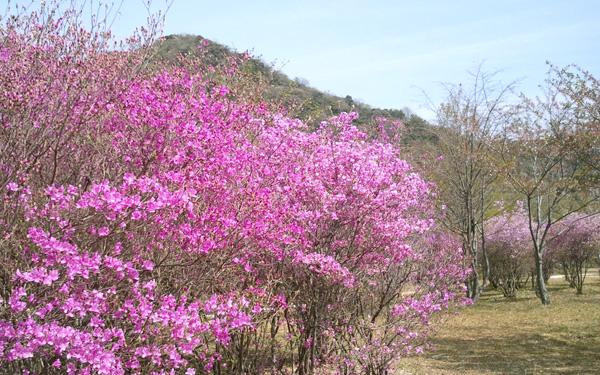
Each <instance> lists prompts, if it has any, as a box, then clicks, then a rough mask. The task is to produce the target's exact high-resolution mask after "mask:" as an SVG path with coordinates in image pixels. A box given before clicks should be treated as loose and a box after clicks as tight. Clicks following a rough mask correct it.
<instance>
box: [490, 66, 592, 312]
mask: <svg viewBox="0 0 600 375" xmlns="http://www.w3.org/2000/svg"><path fill="white" fill-rule="evenodd" d="M552 74H553V73H552V71H551V72H550V75H549V78H548V79H547V83H548V85H547V86H546V88H545V92H544V96H543V97H542V98H536V99H535V100H531V99H527V98H525V97H523V98H522V102H521V103H520V104H519V105H518V106H517V107H516V109H515V113H514V115H513V119H512V121H511V122H510V124H508V126H507V128H506V129H505V130H506V131H505V138H504V142H503V144H502V148H501V149H500V150H499V151H500V152H499V155H500V158H501V160H502V163H503V164H502V170H504V172H505V176H506V177H507V180H508V182H509V183H510V185H511V186H512V187H513V189H514V190H515V191H516V192H517V193H518V194H519V195H520V196H521V198H522V199H523V201H524V202H525V210H526V214H527V217H528V227H529V232H530V235H531V240H532V247H533V251H534V260H535V281H536V294H537V295H538V297H539V298H540V300H541V302H542V304H544V305H548V304H550V297H549V295H548V291H547V288H546V283H545V277H544V276H545V275H544V272H545V271H544V255H545V250H546V248H547V245H548V243H549V242H550V241H552V239H553V237H554V236H553V235H551V233H552V232H551V228H553V226H554V225H555V224H556V223H558V222H560V221H562V220H564V219H566V218H568V217H569V216H570V215H572V214H574V213H576V212H583V213H585V214H586V215H583V216H582V217H587V216H589V215H593V214H595V213H597V212H598V211H597V207H595V204H596V203H597V201H598V199H599V198H600V196H599V194H598V189H597V188H596V187H595V186H594V185H593V184H590V183H589V182H590V181H591V180H592V179H593V175H594V174H596V173H594V171H593V170H591V169H590V168H589V167H588V164H589V163H586V162H584V160H583V159H582V158H581V150H582V143H581V142H580V140H582V139H585V134H583V133H582V132H581V128H580V127H577V126H575V125H576V124H577V122H578V118H577V112H578V110H576V106H577V104H576V103H574V102H573V101H572V100H569V99H568V98H567V97H565V95H563V94H562V93H561V91H560V90H558V89H557V87H558V86H557V85H556V84H555V82H556V81H554V76H553V75H552Z"/></svg>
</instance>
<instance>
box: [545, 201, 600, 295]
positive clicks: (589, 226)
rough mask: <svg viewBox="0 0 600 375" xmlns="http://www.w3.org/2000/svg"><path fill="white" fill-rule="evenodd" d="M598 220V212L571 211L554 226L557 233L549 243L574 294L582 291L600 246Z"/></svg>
mask: <svg viewBox="0 0 600 375" xmlns="http://www.w3.org/2000/svg"><path fill="white" fill-rule="evenodd" d="M599 224H600V223H599V222H598V217H597V216H588V215H585V214H582V213H575V214H572V215H570V216H569V217H568V218H566V219H565V220H563V221H560V222H558V224H557V225H556V228H555V229H554V233H556V237H555V238H554V239H553V240H552V241H551V242H549V243H548V247H549V249H550V251H551V252H552V253H553V255H554V257H555V259H556V261H557V263H558V264H560V265H561V267H562V269H563V272H564V275H565V278H566V279H567V281H568V282H569V284H570V285H571V287H572V288H575V289H576V290H577V294H582V293H583V282H584V281H585V277H586V275H587V271H588V269H589V267H590V265H591V264H592V262H594V261H595V260H596V257H597V256H598V252H599V250H600V234H599V233H598V225H599Z"/></svg>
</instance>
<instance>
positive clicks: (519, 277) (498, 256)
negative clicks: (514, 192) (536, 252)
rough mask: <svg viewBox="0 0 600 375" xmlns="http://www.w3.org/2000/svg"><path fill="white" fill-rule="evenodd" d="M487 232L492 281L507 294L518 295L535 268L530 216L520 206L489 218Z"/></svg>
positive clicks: (509, 295) (507, 295) (506, 295)
mask: <svg viewBox="0 0 600 375" xmlns="http://www.w3.org/2000/svg"><path fill="white" fill-rule="evenodd" d="M486 233H487V238H486V241H487V246H488V251H489V259H490V280H491V282H492V284H493V285H496V286H497V287H499V288H500V289H501V290H502V293H503V294H504V296H505V297H515V296H516V292H517V290H518V289H519V288H521V287H522V286H523V284H524V283H525V282H526V278H527V277H528V276H529V274H530V272H531V270H532V268H533V262H532V261H531V259H530V258H531V256H530V252H531V249H530V248H531V243H530V242H531V240H530V234H529V228H528V225H527V216H526V215H525V213H524V212H523V210H522V209H517V210H515V212H512V213H510V212H505V213H503V214H502V215H499V216H494V217H492V218H489V219H487V220H486Z"/></svg>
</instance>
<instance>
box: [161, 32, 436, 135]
mask: <svg viewBox="0 0 600 375" xmlns="http://www.w3.org/2000/svg"><path fill="white" fill-rule="evenodd" d="M206 42H208V43H206ZM206 44H207V45H206ZM200 45H202V46H203V50H204V53H205V55H204V57H203V58H204V59H205V60H206V61H207V63H208V64H211V65H218V64H222V63H224V62H225V61H226V60H227V58H228V57H230V56H234V55H238V56H239V55H240V54H239V53H238V52H236V51H233V50H232V49H230V48H229V47H227V46H224V45H221V44H219V43H215V42H212V41H209V40H207V39H205V38H203V37H202V36H199V35H167V36H166V37H164V38H163V39H161V40H159V41H158V42H157V43H156V44H155V47H156V51H157V55H158V56H159V57H161V58H164V59H165V60H167V61H168V62H170V63H173V62H174V61H175V60H176V59H177V57H178V56H181V55H188V54H190V55H192V56H196V57H200V56H202V52H201V51H200V50H199V49H198V46H200ZM205 45H206V46H205ZM204 46H205V47H204ZM247 68H248V69H249V70H250V71H251V73H252V74H254V75H257V76H260V77H261V78H262V79H265V80H266V81H267V82H268V83H269V90H268V94H269V96H270V98H271V99H274V100H279V101H280V102H281V103H283V105H284V106H285V107H286V108H287V109H288V110H290V112H291V114H292V115H293V116H294V117H298V118H300V119H301V120H303V121H304V122H306V123H307V124H309V125H313V126H316V124H318V123H319V122H320V121H322V120H324V119H326V118H328V117H331V116H334V115H338V114H340V113H341V112H351V111H355V112H358V114H359V119H358V120H357V124H358V125H361V126H366V127H368V126H369V125H370V124H372V123H373V121H374V119H375V118H376V117H386V118H388V119H390V120H401V121H402V122H403V124H404V129H405V134H404V136H403V140H404V142H405V143H413V142H418V141H425V142H431V141H432V140H433V139H434V138H432V136H431V134H432V133H431V132H430V131H428V129H429V128H430V127H431V125H430V124H428V123H427V122H426V121H425V120H424V119H422V118H420V117H419V116H417V115H414V114H411V113H408V114H407V113H406V111H403V110H400V109H381V108H373V107H371V106H370V105H368V104H364V103H362V102H360V101H357V100H354V99H353V98H352V97H351V96H349V95H347V96H346V97H344V98H342V97H338V96H335V95H332V94H329V93H325V92H322V91H319V90H317V89H315V88H312V87H310V86H309V85H308V84H307V83H306V82H305V81H304V80H302V79H295V80H292V79H290V78H289V77H288V76H287V75H285V74H284V73H282V72H280V71H278V70H276V69H274V68H273V66H271V65H269V64H267V63H265V62H264V61H262V60H261V59H260V58H256V57H253V58H251V59H250V60H248V64H247Z"/></svg>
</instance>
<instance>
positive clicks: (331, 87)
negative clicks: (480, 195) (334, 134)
mask: <svg viewBox="0 0 600 375" xmlns="http://www.w3.org/2000/svg"><path fill="white" fill-rule="evenodd" d="M3 2H4V3H6V0H0V4H2V3H3ZM116 2H117V3H118V2H119V1H116ZM164 4H165V0H153V3H152V7H151V8H152V9H155V10H156V9H159V8H164ZM146 16H147V12H146V9H145V7H144V1H143V0H125V1H124V3H123V5H122V6H121V9H120V15H119V16H118V17H117V20H116V22H115V24H114V29H113V30H114V32H115V34H116V35H117V36H118V37H124V36H126V35H128V34H130V33H131V31H132V30H133V28H134V27H135V26H139V25H141V24H143V23H144V22H145V18H146ZM599 20H600V1H598V0H569V1H566V0H564V1H563V0H561V1H558V0H545V1H538V0H497V1H491V0H490V1H484V0H480V1H475V0H452V1H450V0H448V1H443V0H429V1H428V0H421V1H414V0H413V1H404V0H397V1H384V0H370V1H366V0H365V1H358V0H356V1H349V0H346V1H343V0H320V1H315V0H295V1H285V0H278V1H267V0H258V1H241V0H240V1H233V0H212V1H201V0H174V2H173V4H172V6H171V7H170V9H169V11H168V13H167V19H166V24H165V28H164V33H165V35H168V34H179V33H187V34H194V35H202V36H204V37H206V38H208V39H211V40H214V41H217V42H219V43H222V44H225V45H228V46H230V47H233V48H235V49H237V50H239V51H245V50H251V51H253V53H254V54H255V55H257V56H261V58H262V59H263V60H264V61H265V62H268V63H274V64H275V66H276V67H278V68H281V70H282V71H283V72H284V73H286V74H287V75H288V76H290V78H295V77H302V78H305V79H307V80H308V81H309V82H310V85H311V86H313V87H316V88H318V89H320V90H323V91H328V92H331V93H333V94H336V95H339V96H345V95H351V96H352V97H353V98H355V99H361V100H362V101H363V102H365V103H367V104H370V105H372V106H374V107H382V108H403V107H406V106H407V107H410V108H411V109H413V110H414V111H415V112H417V113H418V114H420V115H422V116H424V117H426V118H430V117H431V115H430V114H429V112H427V110H426V109H425V108H423V105H424V104H425V102H426V100H425V98H424V96H423V94H422V93H421V91H422V90H423V91H425V92H427V94H428V95H429V96H430V98H431V99H432V100H433V102H435V104H438V103H439V102H440V101H442V100H443V99H444V91H443V88H442V86H441V85H440V83H441V82H451V83H463V84H467V83H468V82H469V81H468V78H469V76H468V73H467V71H468V70H473V69H475V68H476V67H477V66H478V65H479V64H480V63H481V62H482V61H485V63H484V70H486V71H496V70H501V73H500V74H499V75H498V76H497V77H498V79H499V80H501V81H502V82H503V83H509V82H511V81H514V80H517V79H520V80H521V81H520V84H519V86H518V87H517V90H518V91H521V92H524V93H525V94H527V95H530V96H533V95H536V94H538V92H539V91H538V88H537V86H538V85H540V84H542V83H543V80H544V77H545V73H546V72H547V70H548V66H547V65H546V61H550V62H552V63H553V64H554V65H558V66H565V65H567V64H570V63H576V64H578V65H580V66H581V67H582V68H584V69H586V70H589V71H590V72H592V73H593V74H594V75H596V76H600V21H599Z"/></svg>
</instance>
